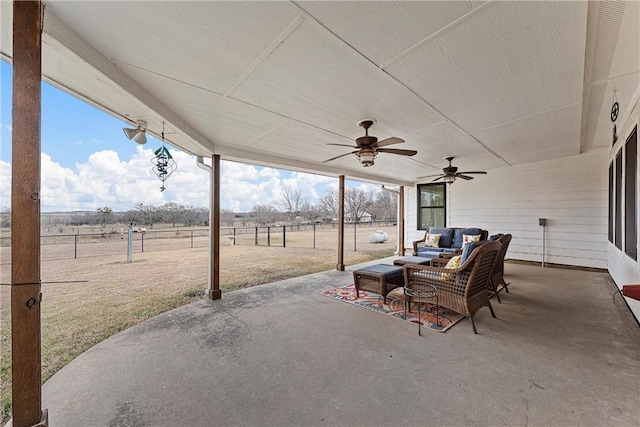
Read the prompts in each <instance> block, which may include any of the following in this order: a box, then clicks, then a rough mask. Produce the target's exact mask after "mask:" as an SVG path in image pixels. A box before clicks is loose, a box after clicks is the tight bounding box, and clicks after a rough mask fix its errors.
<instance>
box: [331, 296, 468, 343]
mask: <svg viewBox="0 0 640 427" xmlns="http://www.w3.org/2000/svg"><path fill="white" fill-rule="evenodd" d="M322 294H323V295H325V296H328V297H331V298H335V299H338V300H340V301H344V302H348V303H350V304H353V305H357V306H358V307H364V308H368V309H369V310H373V311H377V312H378V313H383V314H387V315H390V316H392V317H395V318H397V319H401V320H407V321H409V322H411V323H414V324H416V325H417V324H418V322H419V321H421V325H422V327H423V328H429V329H431V330H434V331H438V332H446V331H447V329H449V328H450V327H452V326H453V325H455V324H456V323H458V322H459V321H460V320H462V319H463V318H464V316H463V315H461V314H458V313H456V312H454V311H451V310H449V309H446V308H444V307H440V308H439V310H438V319H439V321H440V325H438V324H437V322H436V306H435V304H428V303H415V302H414V303H411V312H407V318H406V319H404V291H403V289H402V288H401V287H400V288H396V289H394V290H392V291H391V292H389V293H388V294H387V303H386V304H385V303H383V302H382V296H381V295H378V294H374V293H373V292H368V291H360V298H357V299H356V288H355V286H354V285H353V284H351V285H348V286H342V287H339V288H333V289H330V290H328V291H325V292H323V293H322ZM417 304H421V306H420V320H418V305H417Z"/></svg>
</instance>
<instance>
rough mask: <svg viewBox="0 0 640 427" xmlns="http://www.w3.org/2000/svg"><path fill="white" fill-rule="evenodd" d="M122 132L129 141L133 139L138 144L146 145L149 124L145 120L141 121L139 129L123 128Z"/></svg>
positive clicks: (138, 123) (138, 124)
mask: <svg viewBox="0 0 640 427" xmlns="http://www.w3.org/2000/svg"><path fill="white" fill-rule="evenodd" d="M122 131H123V132H124V134H125V136H126V137H127V138H128V139H132V140H134V141H135V142H137V143H138V144H146V142H147V135H146V133H147V122H145V121H144V120H139V121H138V122H137V127H135V128H123V129H122Z"/></svg>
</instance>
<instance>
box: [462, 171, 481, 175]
mask: <svg viewBox="0 0 640 427" xmlns="http://www.w3.org/2000/svg"><path fill="white" fill-rule="evenodd" d="M458 173H466V174H467V175H469V174H470V173H481V174H483V175H486V174H487V173H486V172H485V171H471V172H458Z"/></svg>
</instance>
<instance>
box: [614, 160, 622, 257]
mask: <svg viewBox="0 0 640 427" xmlns="http://www.w3.org/2000/svg"><path fill="white" fill-rule="evenodd" d="M615 180H616V188H615V215H616V220H615V227H614V230H613V231H614V241H613V243H614V244H615V245H616V247H617V248H618V249H620V250H622V150H620V151H619V152H618V155H617V156H616V177H615Z"/></svg>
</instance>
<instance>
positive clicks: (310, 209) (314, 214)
mask: <svg viewBox="0 0 640 427" xmlns="http://www.w3.org/2000/svg"><path fill="white" fill-rule="evenodd" d="M300 214H301V216H302V218H304V220H305V221H307V222H309V223H310V224H313V223H314V222H315V221H316V220H317V219H319V218H320V217H321V215H322V212H321V210H320V207H319V206H318V205H314V204H313V203H310V202H305V203H304V204H303V205H302V208H301V210H300Z"/></svg>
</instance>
